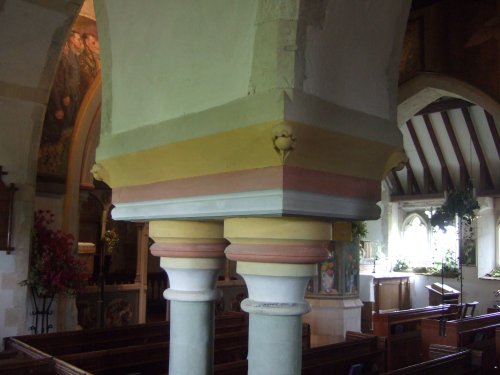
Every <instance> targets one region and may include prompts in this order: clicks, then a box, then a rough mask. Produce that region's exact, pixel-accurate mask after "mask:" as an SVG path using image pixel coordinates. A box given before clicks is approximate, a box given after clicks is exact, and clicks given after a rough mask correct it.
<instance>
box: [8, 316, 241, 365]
mask: <svg viewBox="0 0 500 375" xmlns="http://www.w3.org/2000/svg"><path fill="white" fill-rule="evenodd" d="M247 327H248V321H247V317H246V316H245V314H243V313H229V314H224V315H218V316H217V317H216V318H215V333H216V334H218V333H221V332H239V331H246V330H247ZM169 328H170V326H169V323H168V322H154V323H146V324H134V325H130V326H123V327H110V328H94V329H89V330H81V331H69V332H55V333H48V334H44V335H26V336H18V337H17V339H18V340H20V341H22V342H24V343H26V344H28V345H30V346H31V347H34V348H37V349H39V350H41V351H43V352H44V353H47V354H50V355H52V356H61V355H64V354H70V353H80V352H84V351H87V350H88V348H89V346H90V347H92V349H93V350H103V349H108V348H117V347H122V346H127V345H139V344H147V343H155V342H162V341H168V340H169V336H170V330H169ZM8 345H9V338H7V339H6V346H7V347H8Z"/></svg>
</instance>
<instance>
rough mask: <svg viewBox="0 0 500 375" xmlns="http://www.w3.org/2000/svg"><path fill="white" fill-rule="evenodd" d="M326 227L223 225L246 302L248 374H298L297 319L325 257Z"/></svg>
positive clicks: (281, 221)
mask: <svg viewBox="0 0 500 375" xmlns="http://www.w3.org/2000/svg"><path fill="white" fill-rule="evenodd" d="M331 235H332V232H331V224H330V223H328V222H321V221H314V220H306V219H289V218H234V219H226V220H225V221H224V236H225V237H226V238H227V239H228V240H229V241H230V242H231V245H230V246H229V247H228V248H227V249H226V256H227V257H228V258H229V259H231V260H235V261H237V272H238V273H239V274H240V275H241V276H242V277H243V278H244V279H245V282H246V284H247V288H248V295H249V298H247V299H245V300H243V302H242V303H241V308H242V309H243V310H244V311H246V312H248V313H249V314H250V316H249V342H248V374H249V375H268V374H273V375H299V374H300V373H301V367H302V340H301V338H302V314H304V313H307V312H308V311H309V310H310V306H309V304H308V303H307V302H306V301H305V300H304V294H305V290H306V287H307V283H308V282H309V280H310V279H311V277H312V276H313V275H315V274H316V270H317V266H316V264H317V263H318V262H320V261H322V260H324V259H326V258H327V256H328V250H327V247H328V241H329V240H330V239H331Z"/></svg>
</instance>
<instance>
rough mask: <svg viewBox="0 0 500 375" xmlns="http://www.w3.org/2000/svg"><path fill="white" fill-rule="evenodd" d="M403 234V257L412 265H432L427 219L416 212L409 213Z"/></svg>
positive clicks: (404, 223)
mask: <svg viewBox="0 0 500 375" xmlns="http://www.w3.org/2000/svg"><path fill="white" fill-rule="evenodd" d="M401 234H402V236H401V237H402V247H403V248H402V249H401V252H400V254H401V258H403V259H405V260H407V261H408V262H409V264H410V266H411V267H418V266H431V265H432V261H430V255H431V254H430V251H429V250H430V246H429V226H428V224H427V220H425V219H424V218H423V217H422V216H421V215H419V214H416V213H414V214H410V215H408V217H406V219H405V220H404V222H403V227H402V233H401ZM429 261H430V262H429Z"/></svg>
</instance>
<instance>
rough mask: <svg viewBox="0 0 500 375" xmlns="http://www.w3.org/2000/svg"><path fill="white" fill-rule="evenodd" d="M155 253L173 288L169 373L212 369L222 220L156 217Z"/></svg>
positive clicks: (197, 374) (190, 374) (194, 374)
mask: <svg viewBox="0 0 500 375" xmlns="http://www.w3.org/2000/svg"><path fill="white" fill-rule="evenodd" d="M149 228H150V236H151V237H152V238H153V239H154V241H155V244H154V245H153V246H152V247H151V252H152V253H153V255H156V256H159V257H161V261H160V265H161V267H162V268H163V269H164V270H165V271H166V272H167V274H168V279H169V284H170V288H169V289H167V290H166V291H165V292H164V296H165V298H166V299H168V300H170V344H169V371H168V373H169V374H172V375H182V374H185V375H206V374H211V373H212V372H213V353H214V314H215V312H214V311H215V307H214V306H215V304H214V303H215V301H217V300H218V299H219V298H220V297H221V292H220V291H219V290H217V289H216V282H217V277H218V275H219V273H220V271H221V270H222V268H223V266H224V259H225V258H224V249H225V247H226V245H227V242H226V241H225V240H224V239H223V238H222V224H221V223H216V222H195V221H168V220H167V221H152V222H151V223H150V225H149Z"/></svg>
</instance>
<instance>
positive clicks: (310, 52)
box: [94, 0, 410, 373]
mask: <svg viewBox="0 0 500 375" xmlns="http://www.w3.org/2000/svg"><path fill="white" fill-rule="evenodd" d="M409 7H410V0H404V1H402V0H383V1H381V0H364V1H350V0H341V1H338V0H324V1H305V0H302V1H299V0H245V1H233V0H219V1H210V2H208V1H189V2H187V1H161V0H158V1H150V2H148V6H144V4H142V2H134V1H121V0H105V1H104V0H95V10H96V14H97V21H98V28H99V34H100V46H101V58H102V71H103V73H102V77H103V83H102V85H103V86H102V87H103V105H102V124H101V138H100V144H99V148H98V150H97V154H96V160H97V164H96V165H95V167H94V176H95V177H96V178H98V179H102V180H104V181H105V182H106V183H107V184H108V185H109V186H111V187H112V188H113V204H114V206H115V208H114V209H113V212H112V215H113V218H114V219H116V220H134V221H148V222H151V221H153V222H154V221H156V220H160V221H164V220H179V219H183V220H207V219H210V220H214V221H219V222H221V221H223V220H224V222H225V225H231V226H232V225H233V223H236V222H234V221H232V220H233V219H234V220H236V219H239V218H260V219H262V220H263V219H266V218H270V217H273V218H276V219H278V218H281V220H282V221H280V222H282V223H285V225H284V227H285V228H287V229H286V230H285V229H283V230H277V233H279V235H277V237H275V238H274V237H270V238H268V237H266V235H263V233H261V232H260V230H261V229H260V228H261V226H262V225H263V224H262V223H259V224H255V225H253V224H252V225H251V226H250V227H249V229H247V230H246V231H244V232H238V233H236V235H235V233H233V230H232V229H231V230H230V231H228V232H227V234H226V235H227V236H228V238H229V239H230V240H231V241H234V243H232V244H231V246H232V248H231V250H230V251H229V252H228V256H229V257H239V259H237V261H238V262H239V265H238V269H239V272H241V274H242V275H243V277H244V278H245V280H246V282H247V285H248V287H249V292H250V294H251V296H250V298H249V301H247V302H246V303H245V304H244V306H243V307H244V308H245V309H247V311H249V312H250V315H251V321H252V324H253V326H254V327H260V328H257V329H255V330H253V331H252V332H253V333H252V338H251V343H250V346H251V353H252V354H251V356H252V360H251V362H252V363H258V362H259V360H258V358H259V357H260V358H261V361H262V360H263V358H266V360H267V354H268V353H267V352H266V351H262V350H260V349H259V348H261V347H269V346H272V344H271V343H272V342H273V341H272V340H273V338H272V337H270V336H269V335H264V333H265V332H264V328H263V327H265V326H266V325H272V324H271V322H274V320H276V321H279V322H280V323H279V324H281V322H285V321H287V323H284V325H283V327H292V326H293V327H295V328H294V329H292V330H291V331H290V332H291V333H290V334H291V335H295V334H296V332H297V331H296V328H297V322H298V321H299V316H300V315H301V314H302V313H304V311H305V309H306V305H304V304H303V297H302V293H303V290H302V288H303V285H304V282H305V279H306V278H307V277H309V276H310V274H311V272H312V268H313V264H314V263H315V262H318V261H320V260H322V258H321V256H319V255H318V256H317V257H315V256H314V257H312V258H311V259H309V260H307V261H306V260H304V259H303V260H302V261H300V262H299V263H294V262H293V261H292V258H294V255H292V254H293V253H294V252H293V251H292V249H295V250H296V249H297V248H300V246H302V245H303V246H304V249H308V251H306V253H308V252H309V251H312V250H314V249H317V243H316V242H314V241H316V240H324V238H323V237H322V236H319V237H318V238H315V237H314V236H312V237H308V235H306V234H304V235H305V237H297V238H296V237H293V236H294V231H295V229H290V228H294V224H293V221H290V222H289V221H288V220H289V219H288V218H290V217H295V218H299V219H300V220H304V221H305V222H309V220H311V218H313V219H315V220H318V221H319V223H321V222H330V221H332V220H338V219H343V220H367V219H378V218H379V215H380V209H379V207H378V206H377V202H378V201H379V200H380V190H381V187H380V185H381V184H380V182H381V180H382V179H383V178H384V176H385V175H386V174H387V173H388V172H389V171H390V170H391V169H392V168H393V167H395V166H398V165H399V164H400V163H401V162H403V161H405V156H404V154H403V153H402V152H401V150H402V146H403V144H402V135H401V133H400V132H399V130H398V127H397V125H396V98H397V81H398V67H399V56H400V53H401V49H402V42H403V36H404V30H405V26H406V19H407V15H408V11H409ZM131 20H133V23H132V24H133V30H131V22H130V21H131ZM131 51H133V52H131ZM145 56H147V58H145ZM131 88H133V90H131ZM235 225H236V224H235ZM318 225H320V226H321V224H318ZM236 226H238V225H236ZM273 227H275V229H276V228H280V225H276V226H274V224H273ZM252 231H254V232H253V233H252ZM297 233H301V232H300V230H297ZM287 236H288V237H290V238H291V239H293V240H292V241H291V242H290V243H287V246H288V245H290V248H289V249H288V250H287V252H285V253H284V254H285V255H283V254H282V256H283V257H282V258H281V260H280V261H269V260H266V259H268V258H267V253H268V252H269V251H271V252H272V251H273V250H275V249H276V247H275V245H276V244H278V243H279V244H283V241H285V242H286V237H287ZM244 238H249V239H251V240H249V241H247V240H243V239H244ZM268 239H272V240H271V241H270V242H268ZM301 241H305V242H304V243H302V242H301ZM310 241H312V242H310ZM256 244H260V245H262V246H260V247H259V246H256ZM240 245H241V246H243V247H240V248H239V249H240V250H241V249H244V250H242V251H244V254H241V253H240V251H239V250H238V251H236V253H238V255H237V254H236V253H235V249H236V248H237V246H240ZM235 246H236V247H235ZM262 249H264V250H262ZM261 250H262V251H261ZM295 250H294V251H295ZM290 251H291V252H290ZM302 255H303V254H302ZM163 256H165V258H168V260H165V261H164V264H166V265H167V269H168V270H169V269H170V268H169V267H168V264H169V262H172V261H171V260H170V259H171V258H172V257H171V256H169V255H168V254H167V255H163ZM252 257H254V258H255V259H254V260H252ZM234 259H236V258H234ZM171 264H173V263H171ZM269 264H275V267H273V266H270V265H269ZM186 269H187V268H186ZM278 270H280V272H282V274H281V275H280V274H274V273H273V272H278ZM292 270H294V271H293V272H292ZM169 272H172V271H169ZM186 272H187V271H186ZM193 274H197V273H193ZM266 285H269V288H270V289H273V288H274V289H276V290H281V289H285V290H287V293H285V294H284V295H283V298H284V299H282V300H273V298H275V296H276V295H277V294H276V295H274V296H270V295H267V293H266V290H267V289H266ZM262 292H263V293H262ZM167 296H169V293H167ZM261 297H262V298H261ZM252 301H256V303H264V304H265V305H266V306H264V308H263V309H264V310H263V311H264V313H261V312H259V311H260V310H259V309H260V307H256V306H255V305H253V304H252V303H253V302H252ZM274 302H276V303H278V305H279V309H278V310H279V314H278V315H272V314H270V313H269V312H270V311H271V310H272V306H271V305H270V304H272V303H274ZM287 304H289V305H293V306H294V308H297V310H294V313H293V314H291V315H287V313H285V312H286V311H287V308H285V306H286V305H287ZM192 306H194V305H192ZM257 310H259V311H257ZM292 310H293V309H292ZM193 314H194V313H193ZM172 324H174V325H175V324H176V323H174V322H173V323H172ZM276 329H277V330H278V331H276V336H277V337H279V340H280V342H287V343H288V342H289V341H288V339H290V340H292V341H291V342H294V341H293V340H295V339H292V337H287V336H286V335H287V332H285V331H286V330H283V332H279V329H278V328H276ZM293 337H296V336H293ZM255 343H257V344H255ZM287 353H288V354H287V356H286V359H285V362H286V366H285V368H287V369H290V371H292V370H291V369H292V368H293V369H295V368H296V367H297V366H298V364H297V362H296V357H297V356H298V353H297V346H296V345H292V346H291V348H290V351H287ZM251 366H252V368H254V365H253V364H252V365H251ZM273 366H274V367H278V365H277V364H276V363H274V364H273ZM274 367H273V369H274ZM252 371H253V370H252ZM255 371H260V370H255ZM263 371H264V370H263ZM273 371H274V370H273ZM293 371H297V370H296V369H295V370H293ZM271 373H273V372H271Z"/></svg>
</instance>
